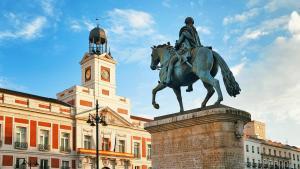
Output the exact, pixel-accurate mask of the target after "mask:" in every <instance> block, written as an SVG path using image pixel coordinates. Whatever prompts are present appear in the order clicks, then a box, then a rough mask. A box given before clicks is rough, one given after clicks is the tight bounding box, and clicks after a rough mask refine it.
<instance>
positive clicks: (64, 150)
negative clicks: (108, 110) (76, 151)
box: [59, 146, 71, 153]
mask: <svg viewBox="0 0 300 169" xmlns="http://www.w3.org/2000/svg"><path fill="white" fill-rule="evenodd" d="M59 150H60V152H62V153H70V152H71V148H70V147H63V146H62V147H60V149H59Z"/></svg>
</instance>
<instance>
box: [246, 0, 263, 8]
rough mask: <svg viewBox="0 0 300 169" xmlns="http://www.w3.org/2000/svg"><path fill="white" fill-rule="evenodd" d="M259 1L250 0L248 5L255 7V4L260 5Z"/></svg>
mask: <svg viewBox="0 0 300 169" xmlns="http://www.w3.org/2000/svg"><path fill="white" fill-rule="evenodd" d="M259 2H260V1H259V0H248V2H247V7H248V8H251V7H254V6H256V5H258V4H259Z"/></svg>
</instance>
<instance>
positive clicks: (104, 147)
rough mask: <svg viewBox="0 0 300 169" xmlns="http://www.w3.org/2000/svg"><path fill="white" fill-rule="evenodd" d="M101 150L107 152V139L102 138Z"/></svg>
mask: <svg viewBox="0 0 300 169" xmlns="http://www.w3.org/2000/svg"><path fill="white" fill-rule="evenodd" d="M102 150H104V151H109V138H103V143H102Z"/></svg>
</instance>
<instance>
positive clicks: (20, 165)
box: [16, 158, 26, 169]
mask: <svg viewBox="0 0 300 169" xmlns="http://www.w3.org/2000/svg"><path fill="white" fill-rule="evenodd" d="M24 160H25V158H16V168H18V169H23V168H24V169H25V168H26V165H24V164H23V163H24Z"/></svg>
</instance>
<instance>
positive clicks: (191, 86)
mask: <svg viewBox="0 0 300 169" xmlns="http://www.w3.org/2000/svg"><path fill="white" fill-rule="evenodd" d="M185 91H186V92H192V91H193V85H189V86H188V88H187V89H186V90H185Z"/></svg>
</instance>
